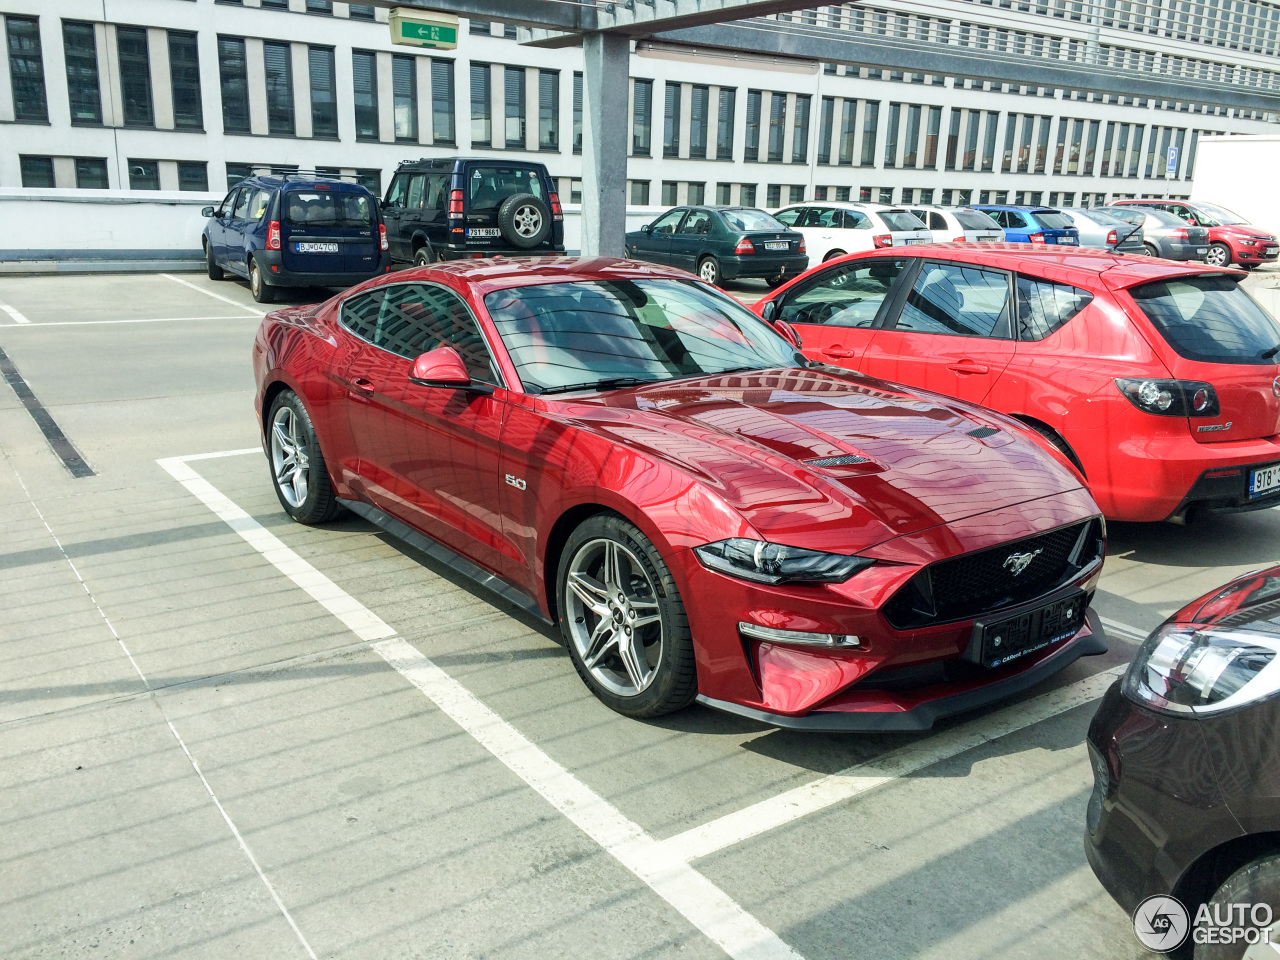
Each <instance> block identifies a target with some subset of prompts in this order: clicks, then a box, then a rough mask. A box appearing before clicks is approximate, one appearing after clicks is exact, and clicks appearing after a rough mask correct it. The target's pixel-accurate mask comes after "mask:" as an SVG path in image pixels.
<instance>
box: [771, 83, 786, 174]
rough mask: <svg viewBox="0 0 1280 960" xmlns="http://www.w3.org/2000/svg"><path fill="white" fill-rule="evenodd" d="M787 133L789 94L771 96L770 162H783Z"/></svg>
mask: <svg viewBox="0 0 1280 960" xmlns="http://www.w3.org/2000/svg"><path fill="white" fill-rule="evenodd" d="M786 135H787V95H786V94H785V93H773V94H770V96H769V162H770V163H781V162H782V145H783V143H784V142H785V140H786Z"/></svg>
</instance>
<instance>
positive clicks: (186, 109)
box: [169, 30, 204, 130]
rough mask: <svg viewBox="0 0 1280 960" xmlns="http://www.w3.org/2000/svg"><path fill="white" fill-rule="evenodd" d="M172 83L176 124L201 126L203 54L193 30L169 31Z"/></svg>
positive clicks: (188, 127)
mask: <svg viewBox="0 0 1280 960" xmlns="http://www.w3.org/2000/svg"><path fill="white" fill-rule="evenodd" d="M169 83H170V86H171V87H172V89H173V125H174V127H176V128H177V129H179V130H202V129H203V128H204V106H203V104H202V103H201V100H200V54H199V51H198V50H197V49H196V35H195V34H194V33H179V32H178V31H176V30H170V31H169Z"/></svg>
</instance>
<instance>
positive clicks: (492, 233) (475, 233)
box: [467, 227, 502, 237]
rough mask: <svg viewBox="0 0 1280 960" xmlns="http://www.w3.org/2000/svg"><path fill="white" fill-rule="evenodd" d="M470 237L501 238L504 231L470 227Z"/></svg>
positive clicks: (495, 228) (468, 231) (494, 228)
mask: <svg viewBox="0 0 1280 960" xmlns="http://www.w3.org/2000/svg"><path fill="white" fill-rule="evenodd" d="M467 236H468V237H500V236H502V231H501V230H499V229H498V228H497V227H469V228H468V229H467Z"/></svg>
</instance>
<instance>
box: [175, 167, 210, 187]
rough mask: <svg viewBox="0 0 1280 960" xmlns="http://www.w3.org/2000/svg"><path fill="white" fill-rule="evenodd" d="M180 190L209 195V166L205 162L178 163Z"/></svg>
mask: <svg viewBox="0 0 1280 960" xmlns="http://www.w3.org/2000/svg"><path fill="white" fill-rule="evenodd" d="M178 189H179V190H189V191H191V192H193V193H208V192H209V165H208V164H207V163H205V162H204V161H203V160H201V161H195V160H180V161H178Z"/></svg>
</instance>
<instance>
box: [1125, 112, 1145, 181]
mask: <svg viewBox="0 0 1280 960" xmlns="http://www.w3.org/2000/svg"><path fill="white" fill-rule="evenodd" d="M1146 129H1147V125H1146V124H1145V123H1135V124H1134V125H1133V142H1132V144H1131V145H1130V148H1129V174H1128V175H1129V176H1130V177H1136V176H1137V175H1138V166H1139V165H1140V164H1141V163H1142V135H1143V134H1144V133H1145V132H1146Z"/></svg>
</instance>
